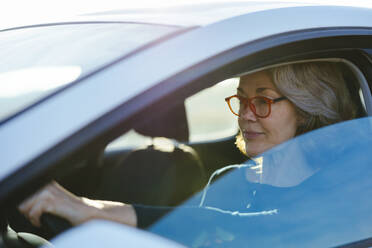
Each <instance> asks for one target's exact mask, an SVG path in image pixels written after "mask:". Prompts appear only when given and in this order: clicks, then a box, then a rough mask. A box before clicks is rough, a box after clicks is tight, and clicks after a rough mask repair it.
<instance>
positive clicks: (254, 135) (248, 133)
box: [243, 131, 263, 140]
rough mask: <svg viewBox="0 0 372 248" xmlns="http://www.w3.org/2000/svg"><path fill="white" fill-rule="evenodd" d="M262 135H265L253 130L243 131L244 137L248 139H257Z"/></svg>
mask: <svg viewBox="0 0 372 248" xmlns="http://www.w3.org/2000/svg"><path fill="white" fill-rule="evenodd" d="M261 135H263V133H259V132H253V131H243V137H244V139H246V140H250V139H256V138H258V137H260V136H261Z"/></svg>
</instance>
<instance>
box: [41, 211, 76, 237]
mask: <svg viewBox="0 0 372 248" xmlns="http://www.w3.org/2000/svg"><path fill="white" fill-rule="evenodd" d="M40 223H41V227H42V229H43V231H45V232H46V233H47V234H48V236H49V237H54V236H56V235H57V234H59V233H61V232H63V231H65V230H67V229H69V228H71V227H72V224H71V222H69V221H68V220H66V219H64V218H62V217H59V216H57V215H54V214H49V213H43V214H42V215H41V217H40Z"/></svg>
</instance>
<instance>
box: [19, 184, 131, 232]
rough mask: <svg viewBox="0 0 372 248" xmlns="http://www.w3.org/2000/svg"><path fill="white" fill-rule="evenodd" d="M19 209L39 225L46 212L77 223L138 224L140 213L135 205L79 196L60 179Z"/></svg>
mask: <svg viewBox="0 0 372 248" xmlns="http://www.w3.org/2000/svg"><path fill="white" fill-rule="evenodd" d="M19 210H20V211H21V212H22V213H23V214H24V215H25V216H26V217H27V218H28V219H29V220H30V221H31V223H32V224H33V225H35V226H40V216H41V215H42V214H43V213H51V214H54V215H57V216H60V217H62V218H65V219H67V220H68V221H70V222H71V223H72V224H73V225H78V224H81V223H83V222H86V221H88V220H91V219H106V220H111V221H116V222H120V223H123V224H127V225H132V226H136V224H137V217H136V213H135V211H134V208H133V207H132V206H131V205H127V204H123V203H120V202H110V201H99V200H90V199H87V198H84V197H78V196H76V195H74V194H72V193H71V192H69V191H67V190H66V189H64V188H63V187H62V186H61V185H59V184H58V183H56V182H52V183H51V184H49V185H47V186H46V187H44V188H43V189H41V190H40V191H38V192H37V193H35V194H34V195H33V196H31V197H30V198H28V199H27V200H25V201H24V202H23V203H21V205H20V206H19Z"/></svg>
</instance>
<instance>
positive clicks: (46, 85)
mask: <svg viewBox="0 0 372 248" xmlns="http://www.w3.org/2000/svg"><path fill="white" fill-rule="evenodd" d="M176 29H177V28H175V27H167V26H159V25H148V24H134V23H132V24H124V23H95V24H69V25H67V24H66V25H51V26H42V27H32V28H23V29H14V30H8V31H1V32H0V47H1V50H0V57H2V58H7V59H6V60H2V62H0V68H1V69H0V121H2V120H4V119H5V118H7V117H9V116H11V115H12V114H14V113H16V112H18V111H20V110H22V109H23V108H25V107H27V106H28V105H31V104H32V103H34V102H37V100H39V99H41V98H43V97H45V96H47V95H49V94H51V93H52V92H55V91H56V90H58V89H59V88H60V87H63V86H66V85H67V84H69V83H72V82H74V81H75V80H76V79H78V78H80V77H83V76H85V75H87V74H88V73H90V72H92V71H93V70H95V69H98V68H100V67H102V66H103V65H105V64H108V63H111V62H112V61H113V60H114V59H117V58H120V57H121V56H124V55H126V54H128V53H130V52H132V51H134V50H135V49H138V48H139V47H141V46H143V45H145V44H146V43H149V42H151V41H153V40H155V39H158V38H159V37H162V36H164V35H166V34H168V33H170V32H172V31H174V30H176ZM31 50H32V52H30V51H31ZM45 51H48V52H47V53H46V52H45ZM102 83H104V82H102Z"/></svg>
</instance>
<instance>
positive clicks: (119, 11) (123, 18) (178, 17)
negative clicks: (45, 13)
mask: <svg viewBox="0 0 372 248" xmlns="http://www.w3.org/2000/svg"><path fill="white" fill-rule="evenodd" d="M330 1H331V0H330ZM330 1H326V2H324V1H323V2H322V1H315V0H314V1H311V2H309V1H307V0H296V1H292V0H287V1H281V0H278V1H276V0H271V1H266V0H263V1H250V0H245V1H236V2H229V1H217V2H201V3H191V4H189V3H188V4H185V3H182V2H181V3H180V4H177V3H176V4H175V3H172V4H171V5H169V6H160V7H152V8H149V7H136V6H135V5H132V6H130V7H128V6H126V5H125V4H122V5H115V6H114V7H113V9H112V10H110V8H109V7H106V8H105V10H99V9H97V10H96V11H94V10H90V11H89V12H88V13H87V12H84V11H81V13H74V14H73V15H69V14H61V15H57V16H55V17H54V16H53V17H50V16H49V17H38V18H35V17H33V18H30V19H24V20H17V21H16V22H14V23H13V24H12V23H11V22H10V23H9V22H7V23H2V24H0V31H1V30H4V29H10V28H16V27H17V28H19V27H23V26H30V25H40V24H43V25H44V24H53V23H65V22H105V21H108V22H113V21H114V22H135V23H152V24H160V25H170V26H180V27H191V26H205V25H208V24H212V23H216V22H219V21H222V20H226V19H229V18H232V17H236V16H239V15H243V14H249V13H253V12H260V11H267V10H273V9H283V10H284V9H285V8H288V7H301V6H302V7H304V6H329V7H330V6H345V5H341V4H337V3H336V4H334V3H333V4H332V2H330ZM356 3H357V4H355V5H352V6H355V7H358V6H359V7H372V6H370V5H368V4H367V3H365V4H363V3H362V4H361V3H359V2H356ZM347 6H348V7H350V4H349V5H347ZM345 7H346V6H345Z"/></svg>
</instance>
